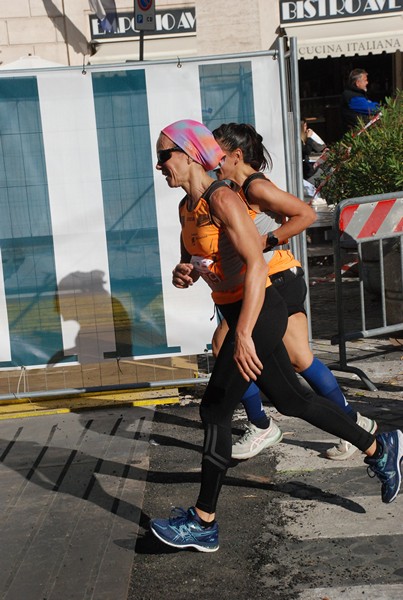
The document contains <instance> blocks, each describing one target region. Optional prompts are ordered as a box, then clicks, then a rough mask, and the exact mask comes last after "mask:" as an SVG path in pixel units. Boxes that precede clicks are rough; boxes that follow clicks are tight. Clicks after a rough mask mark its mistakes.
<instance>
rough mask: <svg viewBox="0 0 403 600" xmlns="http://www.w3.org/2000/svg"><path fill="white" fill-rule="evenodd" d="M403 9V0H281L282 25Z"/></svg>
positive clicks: (364, 15) (385, 13) (373, 14)
mask: <svg viewBox="0 0 403 600" xmlns="http://www.w3.org/2000/svg"><path fill="white" fill-rule="evenodd" d="M402 10H403V0H280V22H281V24H282V25H290V24H292V23H308V22H312V21H323V20H325V19H345V18H349V17H374V16H377V15H381V14H382V15H390V14H394V13H397V12H401V11H402Z"/></svg>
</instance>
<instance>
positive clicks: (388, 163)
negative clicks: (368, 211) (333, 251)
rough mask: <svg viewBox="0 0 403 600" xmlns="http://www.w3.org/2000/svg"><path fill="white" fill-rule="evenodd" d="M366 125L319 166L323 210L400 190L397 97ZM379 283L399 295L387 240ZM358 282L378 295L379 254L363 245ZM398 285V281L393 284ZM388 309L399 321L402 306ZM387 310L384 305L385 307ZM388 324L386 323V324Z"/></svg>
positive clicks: (402, 115) (402, 100)
mask: <svg viewBox="0 0 403 600" xmlns="http://www.w3.org/2000/svg"><path fill="white" fill-rule="evenodd" d="M372 121H373V122H372V123H371V122H370V124H366V123H365V122H364V121H363V120H359V124H358V126H357V128H356V129H355V130H352V131H350V132H348V133H346V134H345V135H344V137H343V138H342V139H341V140H340V141H339V142H336V143H335V144H333V145H332V146H331V147H330V148H329V151H328V153H327V156H326V160H325V162H324V163H323V172H322V174H321V178H320V181H318V182H317V184H319V187H320V190H321V196H322V197H324V198H325V199H326V201H327V203H328V204H333V205H335V204H337V203H338V202H340V201H341V200H344V199H346V198H359V197H363V196H367V197H368V196H372V195H376V194H387V193H394V192H397V191H400V190H403V161H402V148H403V92H402V91H401V90H400V91H398V92H397V93H396V95H395V97H393V98H387V99H386V101H385V103H384V105H383V106H382V107H381V112H380V115H379V116H378V117H377V118H374V119H373V120H372ZM383 245H384V247H383V250H384V257H386V256H387V259H386V260H384V266H385V283H386V285H387V286H391V287H392V288H393V289H392V296H393V295H394V293H395V291H396V290H401V289H402V284H401V270H400V246H399V244H396V243H395V242H394V241H393V240H392V241H389V240H385V241H384V242H383ZM362 266H363V280H364V285H365V287H366V289H367V290H368V291H370V292H373V293H379V291H380V285H379V282H380V275H379V248H378V244H377V243H374V244H372V243H371V242H369V243H366V244H364V245H363V265H362ZM399 279H400V281H399ZM392 304H393V306H389V313H392V314H391V315H390V322H395V323H396V322H401V320H403V316H402V315H403V308H402V306H403V302H401V298H400V302H397V303H396V310H397V311H398V313H399V314H398V315H394V314H393V312H394V310H395V306H394V304H395V303H394V302H392ZM387 310H388V305H387ZM388 320H389V318H388Z"/></svg>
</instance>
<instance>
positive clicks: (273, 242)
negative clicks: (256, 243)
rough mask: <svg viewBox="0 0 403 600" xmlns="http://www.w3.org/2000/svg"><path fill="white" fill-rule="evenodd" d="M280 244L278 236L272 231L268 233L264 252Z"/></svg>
mask: <svg viewBox="0 0 403 600" xmlns="http://www.w3.org/2000/svg"><path fill="white" fill-rule="evenodd" d="M278 244H279V242H278V238H276V236H275V235H273V234H272V233H268V234H267V238H266V247H265V249H264V250H263V252H269V251H270V250H273V248H274V247H275V246H278Z"/></svg>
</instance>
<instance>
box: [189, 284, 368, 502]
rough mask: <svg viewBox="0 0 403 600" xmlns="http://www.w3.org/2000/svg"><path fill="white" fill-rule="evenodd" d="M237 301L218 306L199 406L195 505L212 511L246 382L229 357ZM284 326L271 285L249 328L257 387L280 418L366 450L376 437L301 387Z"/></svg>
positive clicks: (283, 311) (283, 314) (278, 299)
mask: <svg viewBox="0 0 403 600" xmlns="http://www.w3.org/2000/svg"><path fill="white" fill-rule="evenodd" d="M241 306H242V302H236V303H233V304H223V305H220V306H219V307H218V308H219V310H220V312H221V313H222V314H223V316H224V317H225V319H226V320H227V323H228V325H229V331H228V334H227V336H226V338H225V340H224V343H223V345H222V348H221V350H220V353H219V355H218V357H217V360H216V363H215V365H214V369H213V372H212V374H211V378H210V381H209V383H208V385H207V388H206V391H205V393H204V395H203V399H202V402H201V406H200V416H201V419H202V422H203V425H204V448H203V458H202V476H201V488H200V494H199V497H198V500H197V503H196V506H197V507H198V508H199V509H201V510H204V511H206V512H208V513H214V512H215V510H216V505H217V500H218V496H219V493H220V489H221V485H222V482H223V478H224V476H225V473H226V470H227V468H228V465H229V463H230V460H231V451H232V433H231V423H232V416H233V413H234V410H235V408H236V407H237V405H238V404H239V402H240V401H241V398H242V396H243V394H244V392H245V391H246V389H247V387H248V385H249V383H248V382H247V381H245V379H243V377H242V375H241V374H240V372H239V370H238V367H237V366H236V363H235V361H234V358H233V354H234V332H235V327H236V323H237V320H238V317H239V312H240V310H241ZM286 327H287V309H286V306H285V303H284V301H283V300H282V298H281V297H280V295H279V294H278V292H277V291H276V290H275V289H274V286H270V287H269V288H267V290H266V295H265V301H264V305H263V307H262V310H261V312H260V315H259V317H258V320H257V322H256V326H255V328H254V330H253V341H254V344H255V348H256V352H257V355H258V356H259V358H260V360H261V361H262V363H263V370H262V373H261V375H260V376H259V377H258V378H257V381H256V384H257V385H258V386H259V388H260V389H261V391H262V392H263V393H264V394H265V395H266V396H267V397H268V398H270V401H271V402H272V403H273V405H274V406H275V407H276V409H277V410H278V411H279V412H280V413H282V414H283V415H288V416H291V417H299V418H301V419H304V420H305V421H307V422H308V423H311V424H312V425H315V426H316V427H319V428H320V429H323V430H324V431H327V432H328V433H330V434H332V435H335V436H337V437H339V438H342V439H344V440H347V441H348V442H351V443H352V444H353V445H354V446H356V447H357V448H359V449H360V450H361V451H365V450H367V449H368V448H369V447H370V446H371V444H372V443H373V442H374V440H375V437H374V436H373V435H371V434H370V433H368V432H367V431H365V430H364V429H362V428H361V427H359V426H358V425H357V424H356V423H354V422H353V420H352V419H351V417H349V416H347V415H346V414H345V413H344V412H343V411H342V410H341V409H340V408H339V407H338V406H336V405H335V404H334V403H333V402H331V401H330V400H327V399H326V398H323V397H322V396H318V395H317V394H315V393H314V392H313V391H311V390H309V389H306V388H305V387H302V385H301V384H300V382H299V380H298V377H297V376H296V374H295V372H294V369H293V367H292V365H291V362H290V359H289V357H288V354H287V351H286V349H285V346H284V344H283V342H282V338H283V335H284V333H285V330H286Z"/></svg>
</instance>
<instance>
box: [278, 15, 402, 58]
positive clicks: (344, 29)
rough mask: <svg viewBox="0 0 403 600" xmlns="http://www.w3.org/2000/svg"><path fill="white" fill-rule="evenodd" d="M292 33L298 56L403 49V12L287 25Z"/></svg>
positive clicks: (287, 28)
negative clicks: (373, 16) (391, 14)
mask: <svg viewBox="0 0 403 600" xmlns="http://www.w3.org/2000/svg"><path fill="white" fill-rule="evenodd" d="M286 32H287V35H288V37H296V38H297V45H298V58H305V59H310V58H315V57H317V58H326V57H327V56H332V57H337V56H353V55H354V54H358V55H360V56H367V55H368V54H381V53H382V52H388V53H391V52H393V53H394V52H396V51H397V50H403V15H402V13H399V14H398V15H393V16H388V17H376V18H368V19H348V20H347V19H344V20H343V21H338V22H335V21H331V22H327V23H323V21H316V22H312V23H309V24H301V23H299V24H296V25H287V27H286Z"/></svg>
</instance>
